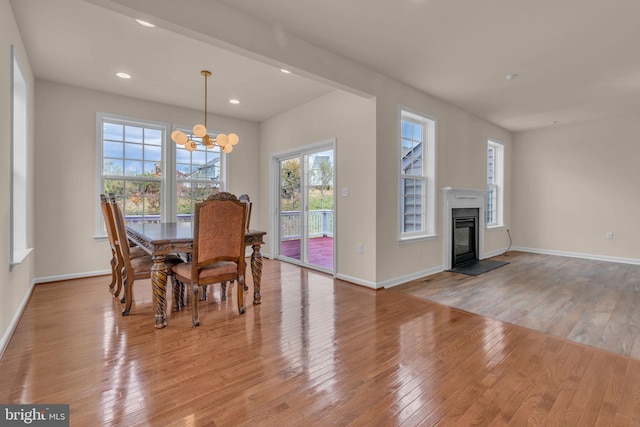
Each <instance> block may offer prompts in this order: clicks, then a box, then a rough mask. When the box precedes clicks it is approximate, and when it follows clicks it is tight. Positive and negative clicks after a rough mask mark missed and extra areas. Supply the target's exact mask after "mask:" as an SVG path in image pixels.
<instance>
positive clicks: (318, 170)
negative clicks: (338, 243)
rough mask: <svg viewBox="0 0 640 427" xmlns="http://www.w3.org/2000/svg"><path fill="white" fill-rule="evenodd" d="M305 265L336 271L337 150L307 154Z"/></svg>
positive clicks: (305, 159) (305, 157)
mask: <svg viewBox="0 0 640 427" xmlns="http://www.w3.org/2000/svg"><path fill="white" fill-rule="evenodd" d="M304 164H305V166H306V167H305V171H306V179H305V180H304V184H305V187H304V190H305V195H306V201H307V205H306V209H305V214H306V215H305V216H306V218H305V225H306V227H305V231H306V234H305V242H304V243H305V245H306V251H305V253H306V255H307V258H306V259H305V262H307V263H308V264H311V265H315V266H317V267H320V268H323V269H327V270H331V271H333V247H334V245H333V231H334V226H333V215H334V209H333V201H334V186H333V149H330V150H325V151H317V152H313V153H308V154H305V155H304Z"/></svg>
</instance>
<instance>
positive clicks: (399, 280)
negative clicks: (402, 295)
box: [378, 265, 444, 289]
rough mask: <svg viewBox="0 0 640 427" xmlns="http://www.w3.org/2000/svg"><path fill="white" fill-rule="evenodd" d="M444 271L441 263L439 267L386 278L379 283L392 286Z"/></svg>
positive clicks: (383, 286) (379, 285)
mask: <svg viewBox="0 0 640 427" xmlns="http://www.w3.org/2000/svg"><path fill="white" fill-rule="evenodd" d="M443 271H444V266H442V265H439V266H437V267H433V268H429V269H427V270H422V271H418V272H416V273H412V274H409V275H406V276H402V277H394V278H393V279H389V280H384V281H382V282H380V283H378V287H379V288H385V289H386V288H392V287H394V286H398V285H402V284H403V283H407V282H410V281H412V280H416V279H419V278H421V277H426V276H431V275H432V274H436V273H440V272H443Z"/></svg>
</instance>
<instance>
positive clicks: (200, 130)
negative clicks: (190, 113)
mask: <svg viewBox="0 0 640 427" xmlns="http://www.w3.org/2000/svg"><path fill="white" fill-rule="evenodd" d="M193 134H194V135H195V136H197V137H198V138H204V136H205V135H206V134H207V128H206V127H204V125H200V124H198V125H195V126H194V127H193Z"/></svg>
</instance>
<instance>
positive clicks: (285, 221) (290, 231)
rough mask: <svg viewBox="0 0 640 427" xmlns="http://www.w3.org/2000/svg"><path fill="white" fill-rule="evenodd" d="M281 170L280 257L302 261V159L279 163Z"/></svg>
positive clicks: (280, 161) (286, 160) (291, 159)
mask: <svg viewBox="0 0 640 427" xmlns="http://www.w3.org/2000/svg"><path fill="white" fill-rule="evenodd" d="M278 167H279V169H280V185H279V187H280V192H279V199H280V205H279V206H280V209H279V210H280V225H279V228H280V251H279V252H280V255H281V256H284V257H287V258H293V259H296V260H298V261H302V197H301V196H302V192H301V186H302V180H301V173H300V158H299V157H294V158H289V159H281V160H279V161H278Z"/></svg>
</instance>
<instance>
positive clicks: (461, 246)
mask: <svg viewBox="0 0 640 427" xmlns="http://www.w3.org/2000/svg"><path fill="white" fill-rule="evenodd" d="M451 215H452V224H453V233H451V235H452V239H453V242H452V245H451V246H452V248H451V249H452V256H451V267H455V266H456V265H459V264H462V263H463V262H467V261H473V260H476V259H478V216H479V209H478V208H458V209H452V211H451Z"/></svg>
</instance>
